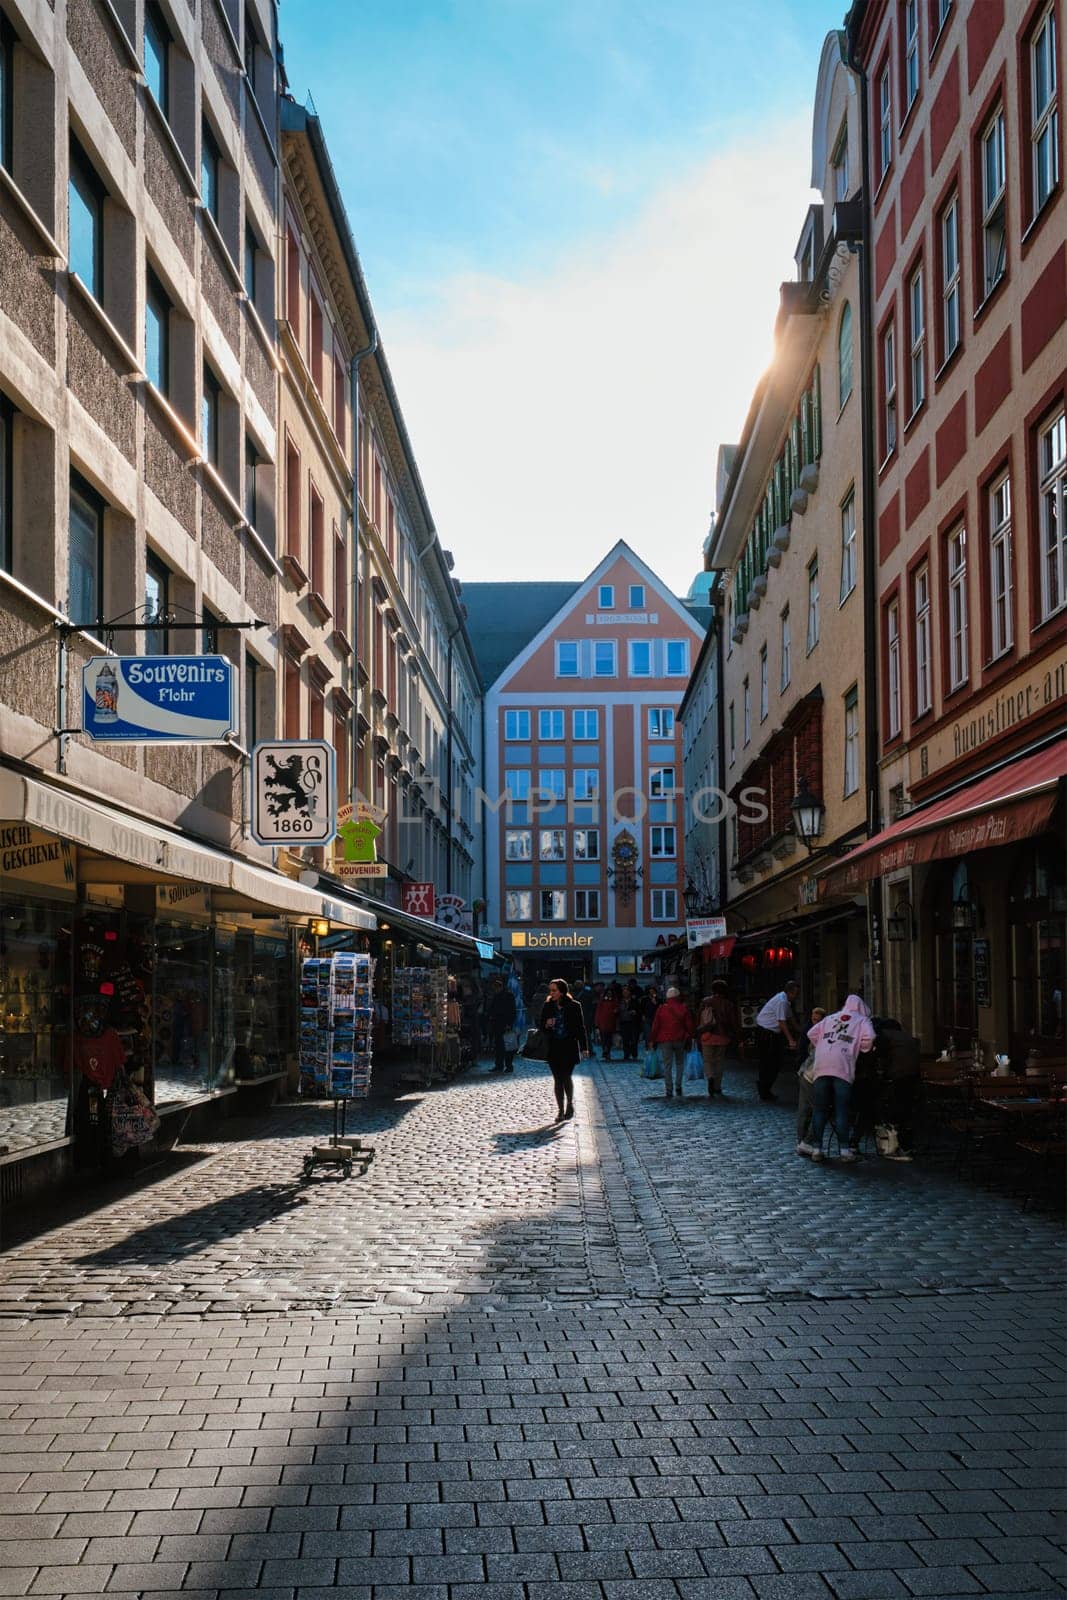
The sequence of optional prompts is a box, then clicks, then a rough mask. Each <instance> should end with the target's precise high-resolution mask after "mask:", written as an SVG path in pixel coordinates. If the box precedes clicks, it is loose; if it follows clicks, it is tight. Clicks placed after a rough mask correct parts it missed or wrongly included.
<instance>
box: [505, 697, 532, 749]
mask: <svg viewBox="0 0 1067 1600" xmlns="http://www.w3.org/2000/svg"><path fill="white" fill-rule="evenodd" d="M512 717H514V718H515V722H516V725H517V726H518V727H520V728H521V727H523V726H524V724H523V720H522V719H523V718H524V717H525V718H526V722H525V728H526V732H525V733H509V732H508V728H509V727H510V725H511V718H512ZM529 742H530V712H529V710H528V709H527V708H526V707H525V706H505V707H504V743H505V744H529Z"/></svg>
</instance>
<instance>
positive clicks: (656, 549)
mask: <svg viewBox="0 0 1067 1600" xmlns="http://www.w3.org/2000/svg"><path fill="white" fill-rule="evenodd" d="M809 146H810V125H809V122H808V118H807V117H804V118H803V119H796V120H794V121H791V122H789V123H787V124H782V125H780V126H778V127H776V128H773V129H770V130H764V132H763V133H762V134H761V136H760V137H759V139H754V140H752V141H751V142H749V143H745V144H738V145H735V146H733V147H732V148H730V149H728V150H725V151H722V152H720V153H718V154H716V155H714V156H712V157H710V158H709V159H708V160H707V161H706V162H704V163H703V164H702V165H701V166H699V167H697V168H695V169H694V170H692V171H690V172H688V173H686V174H684V175H681V176H679V177H678V178H677V179H674V180H672V181H671V182H670V183H669V184H667V185H665V186H664V188H663V189H662V190H661V192H660V193H659V194H658V195H657V196H656V197H655V199H654V200H653V201H652V202H651V203H650V204H649V205H648V206H647V207H646V208H645V209H644V211H643V213H642V214H641V215H640V216H639V217H638V218H637V219H636V220H635V221H634V222H633V223H632V225H630V226H629V227H627V228H625V229H624V230H622V231H620V232H618V233H616V234H614V235H612V236H611V237H609V238H606V239H600V240H597V241H595V242H592V241H590V242H587V243H584V244H583V245H582V247H581V248H579V249H576V250H574V251H572V252H571V253H570V255H569V256H568V257H566V258H565V259H563V260H562V261H561V262H559V264H558V265H557V267H556V269H555V270H554V271H553V272H552V273H551V275H547V276H543V277H540V278H538V279H536V280H533V279H531V280H526V281H524V280H520V279H514V280H505V279H502V278H499V277H488V276H464V277H461V278H457V279H453V280H451V281H449V282H446V283H444V284H442V285H441V290H440V298H439V301H438V303H437V304H435V305H431V306H425V305H424V306H421V307H420V308H419V310H418V312H417V313H411V314H409V315H408V316H406V317H405V316H403V315H402V316H401V317H400V318H399V319H397V320H396V321H394V324H393V325H392V326H391V328H390V329H389V330H388V335H387V348H388V352H389V359H390V363H391V365H392V368H393V371H394V373H395V376H396V380H397V387H398V390H399V392H400V398H401V403H402V405H403V407H404V412H405V416H406V419H407V423H408V427H409V430H410V432H411V436H412V440H413V442H414V445H415V450H416V454H417V457H418V461H419V467H420V471H421V473H422V477H423V481H424V483H425V485H426V490H427V494H428V496H429V500H430V505H431V508H432V510H433V514H434V519H435V521H436V523H437V526H438V528H439V530H440V533H441V537H442V540H443V542H444V543H445V544H447V545H449V546H450V547H451V548H452V549H453V550H454V551H455V555H456V568H457V574H458V575H459V576H461V577H464V578H468V579H472V580H473V579H478V578H490V577H492V578H525V579H536V578H539V577H543V578H580V577H583V576H584V575H585V573H586V572H587V571H589V570H590V569H591V568H592V567H593V566H594V565H595V563H596V562H597V561H598V560H599V559H600V557H601V556H602V555H603V554H604V552H605V550H607V549H608V548H609V547H610V545H611V544H612V543H614V541H615V540H616V539H617V538H620V537H622V538H625V539H627V540H628V541H629V542H630V543H631V544H632V545H633V546H634V548H635V549H636V550H637V551H638V553H639V554H640V555H642V556H643V557H644V558H645V559H646V560H647V561H648V562H649V564H650V565H651V566H652V567H653V569H654V570H656V571H657V572H659V573H660V574H661V575H662V576H663V577H664V578H665V579H666V580H667V581H668V582H669V583H671V584H672V585H673V586H674V587H675V588H676V589H677V590H679V591H680V592H682V593H684V592H685V589H686V588H687V587H688V585H689V582H690V581H691V579H692V577H693V574H694V573H695V572H696V571H697V570H698V568H699V565H700V547H701V542H702V540H703V537H704V534H705V532H706V531H707V522H708V512H709V510H710V509H711V506H712V501H713V497H714V471H715V455H716V451H717V448H718V446H719V444H720V443H723V442H730V441H734V440H736V439H737V437H738V435H739V433H740V429H741V426H742V423H743V421H744V417H745V413H746V411H747V408H748V403H749V399H750V397H751V393H752V388H753V385H754V383H755V381H756V379H757V377H758V376H759V374H760V372H761V371H762V370H763V369H764V367H765V366H766V365H767V362H768V360H769V359H770V355H771V348H772V329H773V324H774V317H775V314H776V311H777V305H778V285H779V284H780V283H781V282H782V280H783V279H785V278H788V277H790V276H791V275H792V270H793V269H792V252H793V249H794V246H795V242H796V239H797V237H798V235H799V233H800V229H801V225H802V222H803V218H804V211H805V206H806V205H807V203H808V199H809V192H808V187H807V176H806V171H807V168H808V163H809Z"/></svg>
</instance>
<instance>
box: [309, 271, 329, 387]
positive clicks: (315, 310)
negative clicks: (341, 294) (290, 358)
mask: <svg viewBox="0 0 1067 1600" xmlns="http://www.w3.org/2000/svg"><path fill="white" fill-rule="evenodd" d="M324 328H325V319H324V317H323V312H322V302H321V301H320V299H319V297H318V295H317V294H315V293H314V291H311V292H310V293H309V294H308V357H309V361H310V364H311V381H312V383H313V384H314V385H315V387H316V389H317V390H318V391H319V394H320V395H321V394H322V392H323V387H322V383H323V360H322V358H323V348H324Z"/></svg>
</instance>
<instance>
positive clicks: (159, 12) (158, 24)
mask: <svg viewBox="0 0 1067 1600" xmlns="http://www.w3.org/2000/svg"><path fill="white" fill-rule="evenodd" d="M151 35H154V40H153V45H152V60H153V61H154V62H156V63H158V67H159V80H160V81H159V90H158V91H157V90H156V88H155V86H154V84H153V82H152V78H151V77H150V75H149V70H148V62H149V39H150V36H151ZM172 43H173V35H172V34H171V31H170V28H169V27H168V26H167V19H166V17H165V16H164V15H163V8H162V6H160V5H159V4H158V3H157V0H146V4H145V8H144V48H143V52H142V55H143V71H144V81H145V88H146V89H147V90H148V92H149V94H150V95H151V96H152V98H153V100H154V101H155V102H156V105H157V106H158V107H159V109H160V111H161V112H162V114H163V120H164V121H165V122H166V123H168V124H169V122H170V47H171V44H172ZM157 44H158V45H161V46H162V49H157V48H156V45H157Z"/></svg>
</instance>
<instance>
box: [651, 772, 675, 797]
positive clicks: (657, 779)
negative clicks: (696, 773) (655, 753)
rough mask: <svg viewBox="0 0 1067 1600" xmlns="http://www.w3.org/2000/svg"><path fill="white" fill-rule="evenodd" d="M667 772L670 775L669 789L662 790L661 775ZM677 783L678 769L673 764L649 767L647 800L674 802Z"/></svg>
mask: <svg viewBox="0 0 1067 1600" xmlns="http://www.w3.org/2000/svg"><path fill="white" fill-rule="evenodd" d="M667 772H669V773H670V775H671V776H670V787H669V788H664V786H663V774H664V773H667ZM677 782H678V769H677V767H676V766H675V765H674V764H673V763H671V764H669V765H667V764H664V765H660V764H659V763H657V764H656V765H655V766H654V767H653V766H650V767H649V769H648V796H649V799H650V800H674V799H675V798H676V797H677V794H678V789H677Z"/></svg>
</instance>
